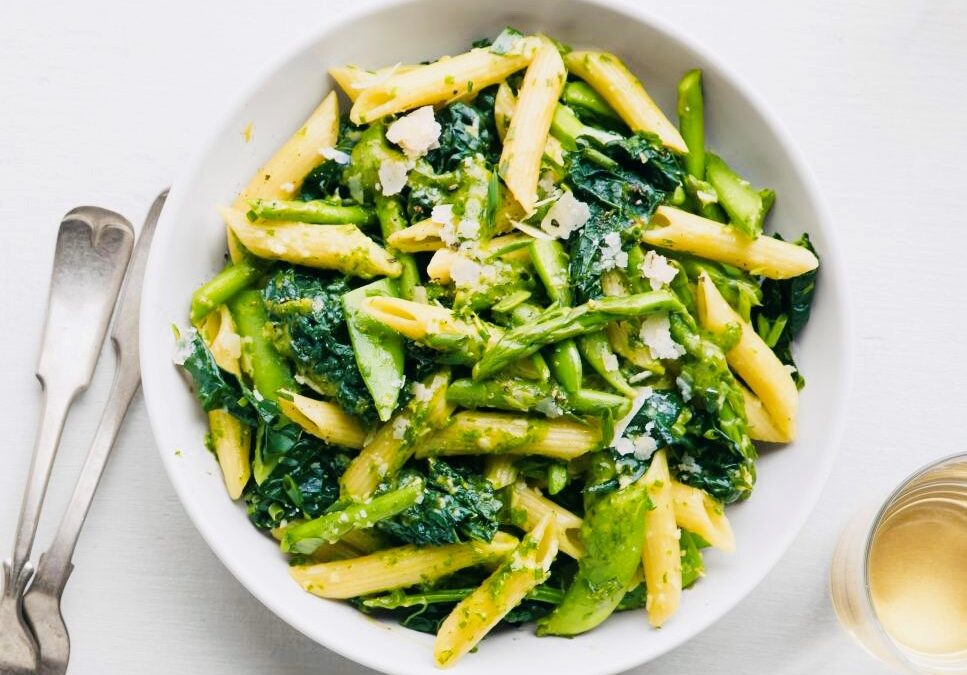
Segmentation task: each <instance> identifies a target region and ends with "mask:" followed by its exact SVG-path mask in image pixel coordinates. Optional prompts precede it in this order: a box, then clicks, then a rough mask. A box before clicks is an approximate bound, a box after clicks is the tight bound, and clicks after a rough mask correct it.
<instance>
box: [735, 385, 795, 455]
mask: <svg viewBox="0 0 967 675" xmlns="http://www.w3.org/2000/svg"><path fill="white" fill-rule="evenodd" d="M739 388H740V389H741V390H742V398H743V399H744V400H745V419H746V423H747V424H746V428H747V429H748V432H749V438H751V439H752V440H754V441H764V442H766V443H788V442H789V441H791V440H792V438H790V437H789V436H787V435H786V434H784V433H783V432H782V431H781V430H780V429H779V427H777V426H776V424H775V422H773V421H772V418H771V417H770V416H769V412H768V411H767V410H766V408H765V406H764V405H762V401H760V400H759V397H758V396H756V395H755V394H753V393H752V392H751V391H749V390H748V389H747V388H746V387H743V386H742V385H741V384H740V385H739Z"/></svg>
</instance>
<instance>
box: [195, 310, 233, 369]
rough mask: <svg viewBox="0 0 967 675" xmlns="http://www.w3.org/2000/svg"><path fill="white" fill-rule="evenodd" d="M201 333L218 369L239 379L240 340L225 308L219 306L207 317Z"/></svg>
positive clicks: (230, 316) (230, 314)
mask: <svg viewBox="0 0 967 675" xmlns="http://www.w3.org/2000/svg"><path fill="white" fill-rule="evenodd" d="M202 333H203V334H204V338H205V342H206V343H207V344H208V348H209V349H210V350H211V353H212V357H213V358H214V359H215V363H217V364H218V367H219V368H221V369H222V370H225V371H228V372H229V373H231V374H232V375H234V376H235V377H241V376H242V371H241V368H240V367H239V359H241V358H242V338H240V337H239V335H238V333H237V332H236V330H235V321H234V320H233V319H232V313H231V312H230V311H228V307H227V306H225V305H220V306H219V308H218V310H217V311H214V312H212V313H211V314H209V315H208V317H207V318H206V319H205V324H204V327H203V329H202Z"/></svg>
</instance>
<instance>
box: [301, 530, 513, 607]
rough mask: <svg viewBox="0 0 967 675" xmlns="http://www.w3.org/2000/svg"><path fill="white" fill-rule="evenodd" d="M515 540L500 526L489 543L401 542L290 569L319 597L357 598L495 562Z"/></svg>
mask: <svg viewBox="0 0 967 675" xmlns="http://www.w3.org/2000/svg"><path fill="white" fill-rule="evenodd" d="M517 544H518V542H517V539H516V538H515V537H512V536H511V535H509V534H505V533H503V532H498V533H497V535H496V536H495V537H494V539H493V541H491V542H490V543H485V542H480V541H471V542H467V543H465V544H447V545H445V546H431V547H425V548H418V547H416V546H399V547H397V548H389V549H385V550H382V551H377V552H375V553H371V554H369V555H365V556H361V557H359V558H351V559H349V560H339V561H334V562H326V563H317V564H314V565H294V566H293V567H290V568H289V573H290V574H291V575H292V577H293V578H294V579H295V580H296V582H297V583H298V584H299V585H300V586H302V588H304V589H305V590H306V591H308V592H309V593H312V594H314V595H318V596H319V597H322V598H335V599H346V598H355V597H358V596H361V595H371V594H373V593H379V592H381V591H391V590H395V589H397V588H407V587H409V586H414V585H416V584H429V583H432V582H434V581H436V580H437V579H440V578H442V577H445V576H448V575H450V574H453V573H454V572H456V571H458V570H462V569H464V568H467V567H471V566H473V565H481V564H486V563H493V562H496V561H499V560H502V559H504V558H505V557H507V556H508V555H509V554H510V553H511V552H512V551H513V550H514V549H515V548H516V547H517Z"/></svg>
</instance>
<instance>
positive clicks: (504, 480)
mask: <svg viewBox="0 0 967 675" xmlns="http://www.w3.org/2000/svg"><path fill="white" fill-rule="evenodd" d="M484 477H485V478H486V479H487V480H489V481H490V484H491V485H493V486H494V489H495V490H500V489H501V488H505V487H507V486H508V485H510V484H512V483H513V482H514V481H516V480H517V466H516V465H515V464H514V458H513V457H507V456H501V455H493V456H491V457H487V458H486V459H485V460H484Z"/></svg>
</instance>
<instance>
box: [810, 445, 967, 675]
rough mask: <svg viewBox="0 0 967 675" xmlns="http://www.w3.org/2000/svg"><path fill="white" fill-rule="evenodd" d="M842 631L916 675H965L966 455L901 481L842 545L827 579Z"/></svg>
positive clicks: (851, 528) (848, 530)
mask: <svg viewBox="0 0 967 675" xmlns="http://www.w3.org/2000/svg"><path fill="white" fill-rule="evenodd" d="M829 588H830V595H831V596H832V600H833V608H834V609H835V610H836V615H837V617H838V618H839V621H840V623H841V624H842V625H843V626H844V627H845V628H846V630H848V631H849V632H850V633H851V634H852V635H853V637H854V638H856V640H857V641H858V642H859V643H860V644H861V645H862V646H863V647H864V648H865V649H866V650H867V651H868V652H870V653H871V654H873V656H875V657H877V658H879V659H881V660H883V661H885V662H887V663H889V664H892V665H893V666H895V667H898V668H899V669H901V670H905V671H907V672H915V673H929V674H931V675H934V674H938V675H939V674H944V675H955V674H957V675H964V674H965V673H967V454H960V455H954V456H952V457H947V458H944V459H942V460H939V461H937V462H934V463H932V464H930V465H928V466H926V467H924V468H922V469H920V470H919V471H917V472H916V473H914V474H913V475H912V476H910V477H908V478H907V479H906V480H904V481H903V483H901V484H900V486H899V487H898V488H897V489H896V490H895V491H894V492H893V494H891V495H890V497H889V498H888V499H887V500H886V502H885V503H884V504H883V505H882V506H880V507H879V508H870V509H867V510H865V511H863V512H862V513H860V514H858V515H857V516H856V517H855V518H854V519H853V520H852V521H851V522H850V524H849V525H848V526H847V527H846V529H845V530H844V531H843V534H842V535H841V536H840V540H839V543H838V545H837V547H836V551H835V553H834V554H833V562H832V568H831V570H830V577H829Z"/></svg>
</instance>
